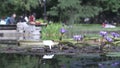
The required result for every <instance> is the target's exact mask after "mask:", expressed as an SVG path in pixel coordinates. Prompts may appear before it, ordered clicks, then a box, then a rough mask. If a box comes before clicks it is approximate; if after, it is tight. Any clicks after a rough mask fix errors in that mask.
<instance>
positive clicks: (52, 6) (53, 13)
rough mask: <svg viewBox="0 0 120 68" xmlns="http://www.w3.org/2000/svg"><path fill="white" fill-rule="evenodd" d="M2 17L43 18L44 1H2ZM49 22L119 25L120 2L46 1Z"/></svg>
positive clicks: (110, 0)
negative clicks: (104, 22) (106, 22)
mask: <svg viewBox="0 0 120 68" xmlns="http://www.w3.org/2000/svg"><path fill="white" fill-rule="evenodd" d="M0 4H1V7H0V10H1V11H0V17H2V16H8V15H10V14H12V13H17V14H19V15H20V14H23V13H27V14H29V13H32V12H35V13H37V17H38V18H39V17H43V13H44V10H43V9H44V3H43V0H1V1H0ZM46 9H47V16H48V20H53V21H61V22H65V23H70V24H71V23H80V22H83V21H84V18H90V20H91V21H90V22H92V23H94V22H95V23H101V22H103V21H104V20H105V19H106V20H108V21H109V22H112V21H114V22H117V23H119V22H120V21H119V19H120V18H119V15H120V12H119V11H120V1H119V0H46Z"/></svg>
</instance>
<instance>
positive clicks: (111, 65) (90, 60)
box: [0, 54, 120, 68]
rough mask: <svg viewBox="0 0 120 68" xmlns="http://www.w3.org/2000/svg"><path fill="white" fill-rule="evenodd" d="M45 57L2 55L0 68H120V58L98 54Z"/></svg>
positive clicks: (0, 56) (0, 55)
mask: <svg viewBox="0 0 120 68" xmlns="http://www.w3.org/2000/svg"><path fill="white" fill-rule="evenodd" d="M42 57H43V55H41V56H35V55H32V56H30V55H19V54H0V68H120V57H106V56H99V55H96V54H90V55H89V54H85V55H66V56H65V55H54V57H53V59H43V58H42Z"/></svg>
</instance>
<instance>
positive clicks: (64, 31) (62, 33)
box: [59, 27, 67, 41]
mask: <svg viewBox="0 0 120 68" xmlns="http://www.w3.org/2000/svg"><path fill="white" fill-rule="evenodd" d="M66 32H67V30H66V29H65V28H64V27H62V28H61V29H60V33H61V36H60V39H59V40H60V41H61V40H62V37H63V35H64V33H66Z"/></svg>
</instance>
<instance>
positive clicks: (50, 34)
mask: <svg viewBox="0 0 120 68" xmlns="http://www.w3.org/2000/svg"><path fill="white" fill-rule="evenodd" d="M61 27H62V25H61V24H49V25H47V27H43V28H42V40H55V39H59V37H60V32H59V31H60V29H61Z"/></svg>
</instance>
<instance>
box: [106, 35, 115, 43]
mask: <svg viewBox="0 0 120 68" xmlns="http://www.w3.org/2000/svg"><path fill="white" fill-rule="evenodd" d="M104 38H105V39H106V40H107V42H110V43H111V42H113V39H112V38H110V37H108V36H106V37H104Z"/></svg>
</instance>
